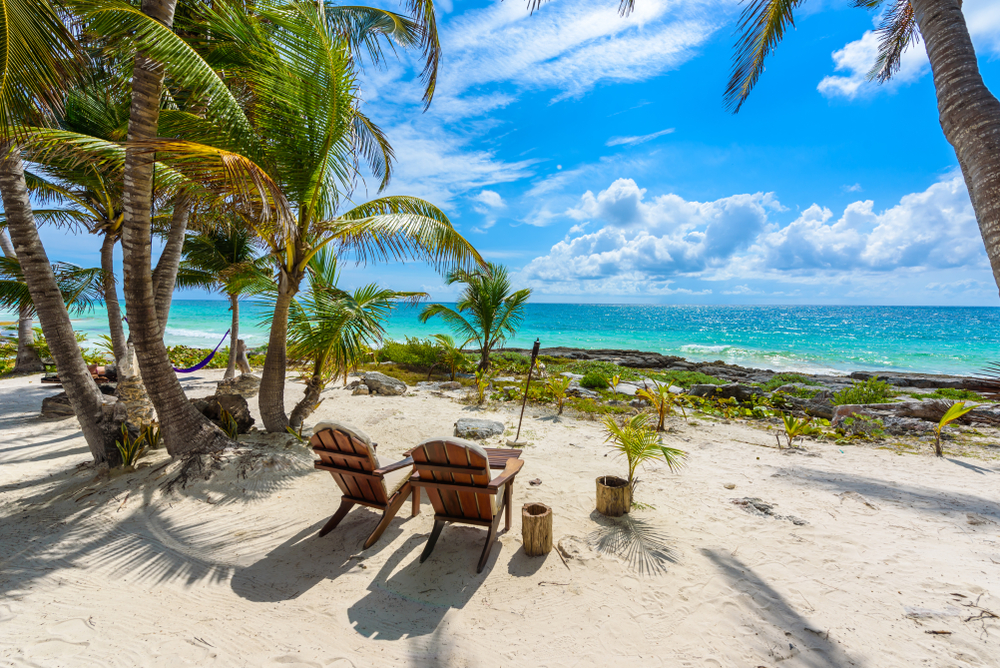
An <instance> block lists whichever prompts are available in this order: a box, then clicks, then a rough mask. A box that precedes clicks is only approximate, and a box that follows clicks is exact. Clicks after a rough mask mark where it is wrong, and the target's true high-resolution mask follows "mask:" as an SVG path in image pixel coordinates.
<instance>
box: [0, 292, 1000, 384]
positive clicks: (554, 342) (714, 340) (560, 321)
mask: <svg viewBox="0 0 1000 668" xmlns="http://www.w3.org/2000/svg"><path fill="white" fill-rule="evenodd" d="M420 308H422V306H416V307H413V306H402V307H399V308H397V309H395V310H394V311H393V313H392V315H391V316H390V318H389V320H388V321H387V324H386V333H387V337H388V338H390V339H394V340H403V339H404V338H406V337H421V338H426V337H428V336H431V335H432V334H436V333H450V331H449V329H448V327H447V326H446V325H445V324H444V322H443V321H441V320H431V321H429V322H427V323H421V322H420V321H419V319H418V317H417V315H418V313H419V310H420ZM240 311H241V321H240V336H241V338H243V339H244V340H245V341H246V343H247V345H248V346H250V347H251V348H253V347H257V346H261V345H263V344H265V343H266V342H267V329H266V327H265V326H263V325H262V322H263V320H264V317H265V316H266V315H267V313H268V311H269V307H267V306H266V305H264V304H261V303H259V302H252V301H247V302H242V303H241V309H240ZM13 317H14V316H12V315H10V314H0V319H2V320H8V319H13ZM229 324H230V314H229V309H228V303H227V302H225V301H222V300H214V299H197V300H185V299H175V300H174V302H173V306H172V308H171V312H170V320H169V322H168V324H167V330H166V333H165V337H164V338H165V340H166V343H167V345H178V344H181V345H187V346H193V347H199V348H214V347H215V346H216V345H217V344H218V343H219V342H220V340H222V338H223V336H224V334H225V333H226V331H227V330H228V329H229ZM73 326H74V328H75V329H76V330H77V331H80V332H83V333H85V334H86V335H87V344H88V345H91V346H93V345H94V343H95V341H96V340H97V339H98V337H99V336H100V335H102V334H107V333H108V325H107V316H106V312H105V311H104V309H103V307H97V308H95V309H94V310H92V311H89V312H87V313H84V314H79V315H75V316H73ZM536 338H538V339H539V340H540V341H541V345H542V347H543V348H549V347H555V346H566V347H573V348H585V349H597V348H620V349H629V350H642V351H651V352H657V353H661V354H664V355H677V356H680V357H684V358H687V359H690V360H694V361H714V360H722V361H724V362H728V363H732V364H739V365H742V366H748V367H757V368H766V369H773V370H776V371H802V372H808V373H831V374H843V373H849V372H851V371H907V372H923V373H944V374H959V375H972V374H976V373H979V372H980V371H982V370H983V368H984V367H986V365H987V364H989V363H991V362H994V361H997V360H1000V308H996V307H963V306H954V307H950V306H775V305H761V306H743V305H739V306H737V305H726V306H689V305H684V306H678V305H640V304H547V303H531V304H528V306H527V309H526V314H525V319H524V322H523V323H522V325H521V327H520V328H519V330H518V333H517V335H516V336H515V337H514V338H512V339H510V340H509V341H508V342H507V347H516V348H530V347H531V344H532V343H533V342H534V340H535V339H536Z"/></svg>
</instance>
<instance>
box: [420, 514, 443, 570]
mask: <svg viewBox="0 0 1000 668" xmlns="http://www.w3.org/2000/svg"><path fill="white" fill-rule="evenodd" d="M444 524H445V522H444V520H439V519H435V520H434V528H433V529H431V535H430V538H428V539H427V545H425V546H424V551H423V552H422V553H421V554H420V563H424V562H425V561H427V557H429V556H431V552H433V551H434V544H435V543H437V539H438V536H440V535H441V529H443V528H444Z"/></svg>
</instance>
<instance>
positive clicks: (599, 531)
mask: <svg viewBox="0 0 1000 668" xmlns="http://www.w3.org/2000/svg"><path fill="white" fill-rule="evenodd" d="M590 518H591V519H592V520H594V522H596V523H597V525H598V527H597V528H596V529H594V530H593V531H591V532H590V533H589V534H587V542H588V543H589V544H590V546H591V547H593V548H594V549H595V550H596V551H598V552H600V553H602V554H609V555H613V556H616V557H619V558H621V559H623V560H624V561H625V562H626V563H627V564H628V565H629V566H630V567H631V568H633V569H634V570H636V571H638V572H639V573H640V574H642V575H661V574H663V573H666V572H667V565H668V564H675V563H677V561H678V554H677V551H676V550H675V549H674V548H673V547H671V545H670V542H669V541H670V537H669V536H668V535H667V534H666V533H664V532H663V531H662V530H661V529H659V528H657V527H656V526H654V525H653V524H651V523H650V522H649V521H648V520H645V519H643V518H641V517H636V516H635V515H634V513H626V514H625V515H622V516H621V517H607V516H605V515H602V514H601V513H599V512H597V511H596V510H595V511H593V512H592V513H591V514H590Z"/></svg>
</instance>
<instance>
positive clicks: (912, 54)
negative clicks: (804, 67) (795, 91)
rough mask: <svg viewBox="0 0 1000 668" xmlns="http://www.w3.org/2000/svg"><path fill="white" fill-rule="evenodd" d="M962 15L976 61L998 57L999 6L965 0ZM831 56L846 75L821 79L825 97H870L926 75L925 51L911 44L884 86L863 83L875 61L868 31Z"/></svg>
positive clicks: (875, 50)
mask: <svg viewBox="0 0 1000 668" xmlns="http://www.w3.org/2000/svg"><path fill="white" fill-rule="evenodd" d="M962 13H963V14H964V15H965V21H966V25H967V26H968V28H969V34H970V36H971V37H972V42H973V46H975V48H976V50H977V52H978V55H979V57H980V58H982V57H984V56H986V55H987V54H989V53H992V54H993V55H997V54H1000V4H998V3H997V2H996V1H995V0H965V2H964V3H963V4H962ZM876 21H878V18H877V17H876ZM832 55H833V62H834V70H836V71H837V72H846V73H847V74H845V75H840V76H837V75H830V76H826V77H823V80H822V81H820V82H819V85H818V86H817V89H818V90H819V92H820V93H822V94H823V95H825V96H827V97H838V96H839V97H846V98H847V99H851V100H852V99H854V98H857V97H859V96H865V95H872V94H874V93H875V92H877V91H878V90H879V89H881V88H888V89H889V90H892V89H893V88H896V87H898V86H901V85H905V84H908V83H911V82H913V81H916V80H917V79H919V78H920V77H922V76H923V75H924V74H926V73H927V72H929V71H930V63H929V62H928V61H927V51H926V49H925V48H924V43H923V42H922V41H920V42H917V43H916V44H911V45H910V47H909V48H908V49H907V50H906V51H905V52H903V57H902V58H901V60H900V69H899V71H898V72H897V73H896V74H894V75H893V77H892V79H890V80H889V81H888V82H887V83H886V84H883V85H882V86H879V85H878V84H875V83H871V82H869V81H867V75H868V72H869V70H871V68H872V66H873V65H874V64H875V60H876V58H877V57H878V35H877V34H876V33H875V31H872V30H869V31H867V32H865V34H864V35H862V37H861V39H859V40H855V41H853V42H848V43H847V44H846V45H844V48H842V49H838V50H837V51H834V52H833V54H832Z"/></svg>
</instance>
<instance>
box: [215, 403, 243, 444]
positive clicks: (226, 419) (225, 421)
mask: <svg viewBox="0 0 1000 668" xmlns="http://www.w3.org/2000/svg"><path fill="white" fill-rule="evenodd" d="M219 422H221V423H222V431H224V432H225V433H226V436H228V437H229V438H231V439H233V440H234V441H235V440H236V437H237V436H239V435H240V426H239V424H237V422H236V418H234V417H233V415H232V413H230V412H229V411H227V410H226V409H225V408H223V409H222V413H221V414H220V415H219Z"/></svg>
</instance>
